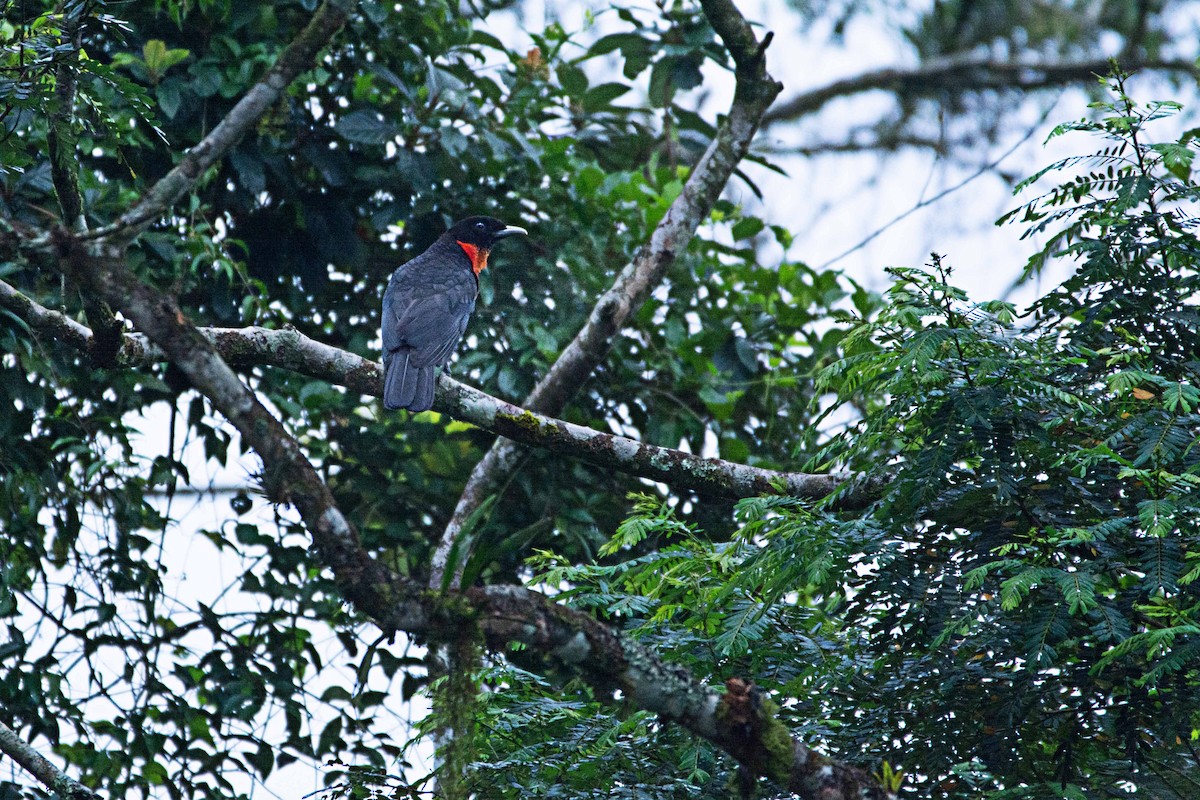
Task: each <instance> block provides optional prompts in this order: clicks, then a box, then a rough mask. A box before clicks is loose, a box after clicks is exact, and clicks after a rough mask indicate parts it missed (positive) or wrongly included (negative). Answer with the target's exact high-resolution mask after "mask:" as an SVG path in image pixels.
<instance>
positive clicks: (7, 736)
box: [0, 722, 100, 800]
mask: <svg viewBox="0 0 1200 800" xmlns="http://www.w3.org/2000/svg"><path fill="white" fill-rule="evenodd" d="M0 753H3V754H4V755H6V756H8V757H9V758H11V759H12V760H13V761H15V762H17V763H18V764H20V765H21V768H22V769H24V770H25V771H26V772H28V773H29V774H30V775H32V776H33V777H35V778H37V780H38V781H39V782H40V783H41V784H42V785H43V786H45V787H46V788H47V789H49V790H50V791H52V792H54V795H55V797H62V798H66V800H100V795H98V794H96V793H95V792H93V791H92V790H91V789H89V788H87V787H86V786H84V785H83V784H82V783H80V782H79V781H76V780H73V779H71V778H69V777H68V776H67V774H66V773H65V772H63V771H62V770H60V769H59V768H58V767H56V766H54V764H52V763H50V761H49V760H47V759H46V758H45V757H44V756H43V755H42V754H41V753H39V752H38V751H36V750H34V749H33V748H32V747H30V746H29V743H28V742H26V741H25V740H24V739H22V738H21V737H20V736H18V735H17V732H16V731H14V730H13V729H12V728H10V727H8V726H7V725H5V724H4V723H3V722H0Z"/></svg>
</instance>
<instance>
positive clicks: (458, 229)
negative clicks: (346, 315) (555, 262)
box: [383, 217, 527, 412]
mask: <svg viewBox="0 0 1200 800" xmlns="http://www.w3.org/2000/svg"><path fill="white" fill-rule="evenodd" d="M526 233H527V231H526V230H525V229H524V228H518V227H517V226H515V225H505V224H504V223H503V222H501V221H500V220H498V219H493V218H492V217H467V218H466V219H464V220H460V221H459V222H456V223H454V225H453V226H451V228H450V230H448V231H446V232H445V233H443V234H442V235H441V236H440V237H438V240H437V241H436V242H434V243H433V244H431V245H430V246H429V249H428V250H426V251H425V252H424V253H421V255H419V256H417V257H416V258H414V259H413V260H411V261H409V262H407V263H406V264H403V265H401V266H400V268H399V269H397V270H396V271H395V272H393V273H392V279H391V280H390V281H388V286H387V291H385V292H384V293H383V368H384V373H385V377H384V380H383V405H384V408H387V409H397V408H407V409H408V410H409V411H413V412H417V411H425V410H427V409H429V408H431V407H432V406H433V387H434V384H435V383H436V382H437V380H436V369H437V368H438V367H442V366H445V365H446V364H447V363H448V362H449V361H450V356H451V354H453V353H454V348H455V347H456V346H457V345H458V342H459V340H460V339H462V335H463V331H465V330H466V329H467V320H468V319H469V318H470V316H471V312H472V311H474V310H475V298H476V297H477V296H478V295H479V273H480V272H482V271H483V268H484V267H486V266H487V260H488V253H490V252H491V250H492V245H494V244H495V243H496V242H498V241H500V240H501V239H506V238H508V237H509V236H514V235H516V234H526Z"/></svg>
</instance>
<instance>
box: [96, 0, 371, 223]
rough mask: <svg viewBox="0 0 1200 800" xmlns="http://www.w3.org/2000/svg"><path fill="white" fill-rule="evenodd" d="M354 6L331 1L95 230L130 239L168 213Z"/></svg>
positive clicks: (345, 1)
mask: <svg viewBox="0 0 1200 800" xmlns="http://www.w3.org/2000/svg"><path fill="white" fill-rule="evenodd" d="M353 6H354V3H353V2H352V0H325V2H324V3H322V4H321V7H320V8H318V9H317V11H316V13H314V14H313V17H312V19H311V20H309V23H308V25H307V26H306V27H305V28H304V30H303V31H301V32H300V34H299V35H298V36H297V37H296V38H295V39H293V40H292V41H291V42H290V43H289V44H288V46H287V47H286V48H284V51H283V52H282V53H280V54H279V58H278V60H276V62H275V64H274V65H273V66H272V67H271V69H269V70H268V71H267V74H266V75H264V76H263V78H262V80H260V81H259V82H258V83H256V84H255V85H254V86H253V87H251V89H250V90H249V91H248V92H246V94H245V95H244V96H243V97H242V99H241V100H239V101H238V102H237V104H236V105H235V106H234V107H233V108H232V109H230V111H229V113H228V114H227V115H225V117H224V118H223V119H222V120H221V121H220V123H218V124H217V126H216V127H215V128H213V129H212V131H211V132H210V133H209V134H208V135H207V136H205V137H204V138H203V139H201V140H200V142H199V143H198V144H197V145H196V146H195V147H193V148H192V149H191V150H189V151H188V153H187V155H185V156H184V157H183V158H182V159H181V160H180V162H179V163H178V164H176V165H175V167H174V168H173V169H172V170H171V171H170V172H168V173H167V174H166V175H164V176H163V177H162V178H161V179H160V180H159V181H158V182H157V183H155V184H154V186H152V187H151V188H150V190H149V191H148V192H147V193H146V195H145V197H143V198H142V200H141V202H139V203H138V204H137V205H135V206H134V207H133V208H131V209H129V210H128V211H127V212H125V213H124V214H122V215H121V217H120V219H118V220H117V221H116V222H115V223H113V224H112V225H108V226H106V227H104V228H98V229H97V230H96V231H95V232H94V234H93V235H94V236H95V237H97V238H100V239H104V238H110V237H112V238H118V237H119V238H120V239H122V240H123V241H130V240H132V239H133V238H134V237H135V236H137V235H138V234H139V233H141V232H142V231H143V230H145V229H146V228H147V227H149V226H150V225H151V224H153V222H154V221H155V220H156V219H159V218H160V217H162V216H163V215H164V214H165V213H167V211H169V210H170V209H171V207H172V206H174V205H175V203H176V202H178V201H179V199H180V198H181V197H183V196H184V195H185V194H187V193H188V192H189V191H191V189H192V188H193V187H194V186H195V185H196V182H197V181H199V180H200V178H201V176H203V175H204V173H205V171H206V170H208V168H209V167H211V166H213V165H214V164H216V163H217V162H218V161H220V160H221V159H222V158H223V157H224V156H225V154H226V153H228V152H229V151H230V150H231V149H232V148H233V147H234V146H235V145H236V144H237V143H238V142H239V141H241V140H242V137H244V136H245V135H246V134H247V133H248V132H249V131H250V129H251V128H253V127H254V126H255V125H256V124H258V121H259V120H260V119H261V118H262V116H263V115H264V114H265V113H266V112H267V110H268V109H270V107H271V106H272V105H274V104H275V103H276V102H277V101H278V100H279V98H280V97H281V96H282V95H283V92H284V90H286V89H287V87H288V86H289V85H290V84H291V83H292V81H294V80H295V79H296V77H297V76H298V75H299V74H300V73H302V72H304V71H305V70H307V69H310V68H312V66H313V62H314V61H315V60H316V57H317V53H319V52H320V50H321V48H323V47H325V45H327V44H328V43H329V41H330V40H331V39H332V38H333V36H334V34H336V33H337V32H338V31H339V30H340V29H341V27H342V25H344V24H345V22H346V18H347V16H348V15H349V13H350V9H351V8H352V7H353Z"/></svg>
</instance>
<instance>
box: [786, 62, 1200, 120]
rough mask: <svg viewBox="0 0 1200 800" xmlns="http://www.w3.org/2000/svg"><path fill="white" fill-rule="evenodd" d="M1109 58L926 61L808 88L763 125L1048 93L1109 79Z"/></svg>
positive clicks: (1142, 66)
mask: <svg viewBox="0 0 1200 800" xmlns="http://www.w3.org/2000/svg"><path fill="white" fill-rule="evenodd" d="M1122 66H1123V67H1124V68H1125V69H1127V70H1159V71H1164V72H1182V73H1186V74H1192V75H1194V74H1196V71H1197V68H1196V64H1195V63H1194V62H1193V61H1189V60H1186V59H1145V60H1140V61H1138V60H1135V61H1132V62H1131V63H1123V64H1122ZM1109 69H1110V67H1109V62H1108V59H1105V58H1093V59H1087V60H1083V61H1057V62H1045V61H1042V62H1028V61H1026V62H1021V61H996V60H995V59H994V58H992V57H990V56H988V55H986V54H985V55H982V56H981V55H977V54H974V53H969V54H959V55H954V56H947V57H945V58H938V59H933V60H931V61H928V62H926V63H924V64H921V65H919V66H916V67H910V68H901V67H889V68H887V69H878V70H873V71H871V72H864V73H863V74H861V75H855V76H854V77H852V78H844V79H842V80H839V81H834V82H833V83H830V84H827V85H825V86H821V87H819V88H817V89H810V90H808V91H806V92H801V93H800V94H798V95H796V96H795V97H792V98H790V99H788V100H785V101H783V102H781V103H779V104H778V105H776V106H775V107H774V108H772V109H771V110H770V111H768V112H767V113H766V115H765V116H764V117H763V125H764V126H767V125H773V124H775V123H779V122H788V121H790V120H795V119H799V118H800V117H803V116H806V115H808V114H812V113H813V112H815V111H819V110H820V109H822V108H823V107H824V106H825V104H826V103H829V102H830V101H831V100H836V99H838V98H841V97H849V96H851V95H855V94H861V93H862V92H870V91H879V90H882V91H888V92H895V93H896V94H898V95H901V96H918V95H929V94H935V93H940V92H954V93H958V94H961V93H963V92H977V91H982V90H986V89H1020V90H1030V89H1044V88H1047V87H1050V86H1065V85H1067V84H1072V83H1080V82H1084V81H1091V80H1095V78H1096V76H1098V75H1107V74H1108V72H1109Z"/></svg>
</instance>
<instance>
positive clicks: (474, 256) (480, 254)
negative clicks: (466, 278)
mask: <svg viewBox="0 0 1200 800" xmlns="http://www.w3.org/2000/svg"><path fill="white" fill-rule="evenodd" d="M454 241H456V242H458V240H457V239H455V240H454ZM458 246H459V247H461V248H462V249H463V252H464V253H466V254H467V258H469V259H471V269H473V270H474V271H475V274H476V275H478V274H479V273H481V272H483V270H484V268H485V267H486V266H487V257H488V253H489V252H490V251H488V250H484V249H483V248H482V247H479V246H478V245H474V244H471V243H470V242H458Z"/></svg>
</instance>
